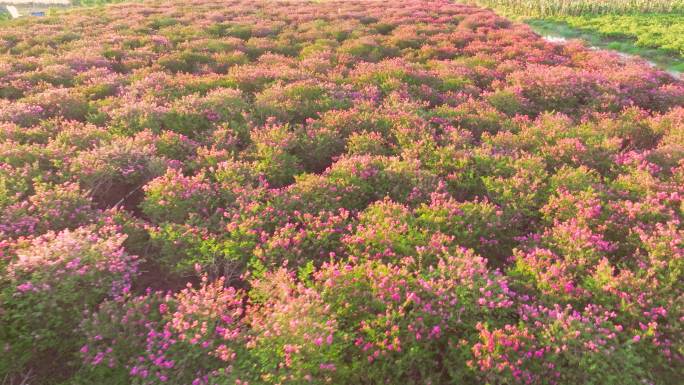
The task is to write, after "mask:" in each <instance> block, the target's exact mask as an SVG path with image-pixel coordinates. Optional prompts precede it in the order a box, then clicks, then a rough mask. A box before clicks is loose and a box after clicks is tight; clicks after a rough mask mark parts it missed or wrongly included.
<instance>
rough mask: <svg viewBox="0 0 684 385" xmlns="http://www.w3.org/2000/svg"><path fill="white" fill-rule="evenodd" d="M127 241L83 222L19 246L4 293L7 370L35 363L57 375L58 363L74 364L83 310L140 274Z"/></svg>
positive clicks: (119, 292)
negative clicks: (125, 246)
mask: <svg viewBox="0 0 684 385" xmlns="http://www.w3.org/2000/svg"><path fill="white" fill-rule="evenodd" d="M124 239H125V237H124V236H121V235H119V234H116V233H111V232H109V231H108V230H106V229H102V230H100V231H96V230H95V229H93V228H88V227H80V228H78V229H75V230H64V231H62V232H59V233H55V232H48V233H47V234H45V235H43V236H40V237H37V238H34V239H32V240H30V241H25V242H22V243H19V244H17V245H16V246H15V247H14V250H12V251H11V255H10V260H9V263H8V265H7V269H6V273H5V277H4V278H3V280H2V291H1V292H0V293H1V294H0V295H1V298H2V308H1V309H2V313H0V317H1V319H2V323H3V328H2V332H0V337H2V338H1V339H0V341H1V342H2V345H3V349H4V351H5V352H6V354H3V356H2V357H3V359H2V360H0V368H2V371H3V373H6V374H7V375H14V374H21V373H22V372H23V371H25V370H26V369H28V368H32V370H35V371H40V372H43V371H47V372H45V374H48V373H49V375H55V376H59V375H60V373H62V371H61V369H59V366H60V365H73V364H74V362H73V361H72V360H73V359H74V358H75V357H74V353H75V351H76V349H77V346H78V345H79V344H80V343H82V341H83V337H82V335H81V334H80V333H78V332H77V327H78V324H79V323H80V322H81V319H82V313H83V311H85V310H88V309H92V308H94V307H95V306H96V305H98V304H99V303H100V302H101V301H102V300H103V299H106V298H119V297H121V296H123V295H125V294H127V293H129V292H130V289H131V283H132V280H133V278H135V276H136V275H137V265H138V262H137V257H135V256H131V255H128V254H127V253H126V252H125V251H124V249H123V248H122V244H123V241H124ZM75 348H76V349H75ZM48 362H51V363H53V364H49V363H48ZM55 370H56V371H55ZM50 372H52V373H50Z"/></svg>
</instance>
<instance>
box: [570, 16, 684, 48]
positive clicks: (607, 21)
mask: <svg viewBox="0 0 684 385" xmlns="http://www.w3.org/2000/svg"><path fill="white" fill-rule="evenodd" d="M561 20H562V21H564V22H565V23H567V24H568V25H569V26H571V27H573V28H579V29H582V30H586V31H591V32H596V33H598V34H600V35H601V36H604V37H608V38H628V39H631V40H634V41H635V44H636V45H637V46H638V47H644V48H660V49H664V50H667V51H671V52H674V53H677V54H680V55H681V54H684V14H680V15H674V14H670V15H658V14H643V15H603V16H570V17H564V18H562V19H561Z"/></svg>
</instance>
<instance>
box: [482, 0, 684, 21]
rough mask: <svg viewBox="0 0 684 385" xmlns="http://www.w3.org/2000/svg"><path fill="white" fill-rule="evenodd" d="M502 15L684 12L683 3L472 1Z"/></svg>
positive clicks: (674, 0) (636, 0)
mask: <svg viewBox="0 0 684 385" xmlns="http://www.w3.org/2000/svg"><path fill="white" fill-rule="evenodd" d="M471 2H473V3H477V4H479V5H482V6H487V7H491V8H494V9H497V10H500V11H504V12H505V13H510V14H515V15H524V16H532V17H547V16H562V15H587V14H592V15H596V14H598V15H603V14H624V13H674V12H682V11H684V0H474V1H471Z"/></svg>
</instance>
